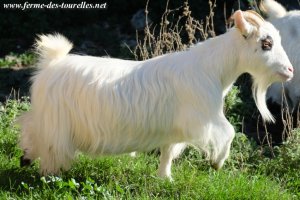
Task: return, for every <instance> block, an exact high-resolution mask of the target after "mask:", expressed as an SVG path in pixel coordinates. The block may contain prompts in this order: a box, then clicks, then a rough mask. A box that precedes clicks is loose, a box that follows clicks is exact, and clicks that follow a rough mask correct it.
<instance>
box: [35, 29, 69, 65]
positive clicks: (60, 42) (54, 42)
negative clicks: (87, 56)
mask: <svg viewBox="0 0 300 200" xmlns="http://www.w3.org/2000/svg"><path fill="white" fill-rule="evenodd" d="M72 47H73V44H72V43H71V42H70V41H69V40H68V39H67V38H65V37H64V36H62V35H60V34H54V35H50V34H49V35H39V36H38V38H37V40H36V43H35V50H36V52H37V54H39V56H40V61H41V62H47V63H49V62H51V61H52V60H55V59H59V58H62V57H64V56H66V55H67V54H68V53H69V52H70V50H71V49H72ZM40 66H41V65H40ZM43 66H44V65H43Z"/></svg>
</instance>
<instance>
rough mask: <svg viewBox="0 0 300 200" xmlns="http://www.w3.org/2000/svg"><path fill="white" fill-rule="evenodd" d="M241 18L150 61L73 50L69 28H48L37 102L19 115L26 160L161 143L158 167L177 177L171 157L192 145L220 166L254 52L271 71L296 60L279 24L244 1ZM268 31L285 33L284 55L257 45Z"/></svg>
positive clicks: (40, 46)
mask: <svg viewBox="0 0 300 200" xmlns="http://www.w3.org/2000/svg"><path fill="white" fill-rule="evenodd" d="M251 15H253V16H252V18H253V19H249V22H248V21H247V20H248V18H251ZM233 18H234V20H235V21H236V24H237V25H236V28H232V29H231V30H230V31H229V32H227V33H226V34H223V35H221V36H218V37H216V38H213V39H209V40H207V41H205V42H202V43H199V44H197V45H195V46H194V47H192V48H190V49H189V50H187V51H182V52H176V53H171V54H166V55H162V56H159V57H156V58H152V59H149V60H146V61H128V60H120V59H113V58H99V57H91V56H79V55H72V54H68V52H69V51H70V49H71V48H72V44H71V43H70V42H69V41H68V40H67V39H66V38H64V37H63V36H61V35H48V36H40V37H39V39H38V41H37V43H36V48H37V53H38V54H39V62H38V64H37V66H38V70H37V72H36V74H35V75H34V76H33V78H32V82H33V83H32V88H31V104H32V105H31V110H30V111H28V112H27V113H24V114H23V115H22V116H21V117H20V118H19V123H20V125H21V141H20V146H21V148H22V149H23V151H24V157H22V161H24V162H23V164H24V165H25V164H28V163H30V162H31V161H32V160H34V159H37V158H40V171H41V173H42V174H56V173H59V172H60V170H61V169H62V170H67V169H69V167H70V166H71V163H72V160H73V158H74V155H75V152H76V151H78V150H79V151H83V152H85V153H88V154H91V155H114V154H121V153H130V152H136V151H137V152H141V151H149V150H152V149H154V148H160V151H161V155H160V165H159V169H158V174H159V176H161V177H168V178H170V179H171V164H172V160H173V159H174V158H176V157H178V156H179V155H180V153H181V152H182V151H183V150H184V148H185V147H186V145H192V146H194V147H196V148H198V149H201V150H203V151H205V152H206V154H207V156H208V158H209V159H210V160H211V164H212V166H213V167H214V168H215V169H220V168H221V167H222V165H223V164H224V161H225V160H226V159H227V157H228V156H229V151H230V146H231V142H232V140H233V138H234V135H235V133H234V128H233V126H232V125H231V124H230V123H229V122H228V120H227V119H226V117H225V116H224V113H223V98H224V96H225V95H226V93H227V92H228V91H229V89H230V87H231V85H232V84H233V82H234V81H235V80H236V79H237V77H238V76H239V75H240V74H242V73H244V72H247V71H250V70H251V69H252V65H251V64H250V63H253V62H254V61H255V62H256V63H254V65H256V64H257V66H261V69H256V70H261V71H266V70H269V71H271V68H272V67H273V66H268V63H270V64H269V65H275V66H277V65H279V64H280V66H290V62H289V60H288V59H287V57H286V55H285V53H284V51H283V50H282V49H280V48H281V46H280V44H279V41H280V39H279V35H278V33H277V31H276V30H275V29H274V27H272V26H271V25H270V24H267V25H265V24H264V22H263V21H262V20H261V19H260V18H258V17H257V15H254V14H251V13H247V14H243V12H241V11H237V13H236V14H235V15H234V16H233ZM255 20H256V21H257V23H253V21H255ZM250 22H251V23H253V24H250ZM258 24H260V26H266V27H265V28H262V29H261V30H263V31H264V32H258V31H259V30H260V29H259V27H257V28H254V26H258ZM252 26H253V28H251V27H252ZM253 31H256V32H257V33H253ZM243 34H247V35H249V37H247V38H246V37H244V36H243ZM266 34H269V35H272V36H273V38H274V43H278V44H276V45H274V47H276V48H278V49H277V51H274V52H280V53H281V54H280V55H278V57H279V58H280V60H278V61H277V60H273V62H270V61H268V62H266V61H265V55H269V54H268V53H270V52H273V51H270V52H268V53H264V52H262V50H260V51H261V52H262V53H261V54H263V53H264V55H262V56H261V55H259V54H253V52H255V48H261V44H260V43H258V42H257V41H260V39H259V38H257V37H265V35H266ZM247 40H248V41H247ZM252 43H255V45H256V46H255V47H252V46H249V44H252ZM220 44H221V45H220ZM224 47H230V48H228V49H227V50H226V51H224ZM251 53H252V54H251ZM249 55H252V57H251V56H250V57H249ZM271 56H272V57H273V58H274V57H275V56H273V55H271ZM275 58H276V57H275ZM284 61H285V63H282V62H284ZM278 62H280V63H279V64H277V63H278ZM273 68H274V67H273ZM252 70H253V69H252ZM272 70H273V69H272ZM270 73H271V72H270ZM260 76H262V75H260ZM254 80H256V79H255V77H254ZM254 88H255V89H254V91H255V92H254V96H255V99H256V103H257V105H258V107H259V109H260V111H261V112H262V113H264V115H263V117H264V118H265V119H269V120H272V117H271V115H270V114H269V112H268V109H267V107H266V105H265V90H266V88H267V84H266V82H263V81H257V82H255V85H254Z"/></svg>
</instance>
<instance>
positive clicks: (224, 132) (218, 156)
mask: <svg viewBox="0 0 300 200" xmlns="http://www.w3.org/2000/svg"><path fill="white" fill-rule="evenodd" d="M211 131H212V133H211V145H212V155H211V165H212V167H213V168H214V169H216V170H219V169H220V168H221V167H222V166H223V164H224V161H225V160H226V159H227V158H228V157H229V153H230V147H231V143H232V140H233V138H234V135H235V131H234V128H233V126H232V125H231V124H230V123H229V122H228V120H227V119H226V118H225V117H224V118H222V119H220V120H217V121H216V122H215V123H214V124H213V128H212V130H211Z"/></svg>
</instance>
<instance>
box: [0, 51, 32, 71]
mask: <svg viewBox="0 0 300 200" xmlns="http://www.w3.org/2000/svg"><path fill="white" fill-rule="evenodd" d="M35 62H36V55H35V54H33V53H32V52H25V53H22V54H14V53H11V54H9V55H6V56H5V57H4V58H0V68H9V67H26V66H30V65H33V64H34V63H35Z"/></svg>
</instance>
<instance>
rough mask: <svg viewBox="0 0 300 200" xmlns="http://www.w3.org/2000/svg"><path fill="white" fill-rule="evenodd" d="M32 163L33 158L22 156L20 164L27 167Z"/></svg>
mask: <svg viewBox="0 0 300 200" xmlns="http://www.w3.org/2000/svg"><path fill="white" fill-rule="evenodd" d="M29 165H31V160H30V159H28V158H24V156H21V158H20V166H21V167H25V166H29Z"/></svg>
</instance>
